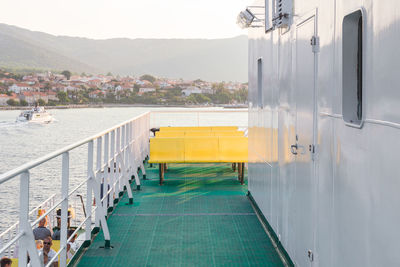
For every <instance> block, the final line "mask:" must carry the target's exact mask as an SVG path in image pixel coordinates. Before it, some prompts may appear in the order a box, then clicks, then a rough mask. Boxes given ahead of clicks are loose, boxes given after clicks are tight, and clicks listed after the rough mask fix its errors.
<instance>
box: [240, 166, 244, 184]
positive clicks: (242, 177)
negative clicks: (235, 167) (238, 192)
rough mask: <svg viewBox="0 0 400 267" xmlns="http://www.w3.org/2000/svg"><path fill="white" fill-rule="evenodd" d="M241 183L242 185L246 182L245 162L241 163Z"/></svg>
mask: <svg viewBox="0 0 400 267" xmlns="http://www.w3.org/2000/svg"><path fill="white" fill-rule="evenodd" d="M240 165H241V167H240V183H241V185H243V184H244V162H242V163H240Z"/></svg>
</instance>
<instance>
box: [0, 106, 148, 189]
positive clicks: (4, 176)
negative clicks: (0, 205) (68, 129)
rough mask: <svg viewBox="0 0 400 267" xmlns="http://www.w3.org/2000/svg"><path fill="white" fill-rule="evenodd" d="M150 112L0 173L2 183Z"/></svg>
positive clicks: (0, 182)
mask: <svg viewBox="0 0 400 267" xmlns="http://www.w3.org/2000/svg"><path fill="white" fill-rule="evenodd" d="M148 113H149V112H146V113H144V114H141V115H139V116H136V117H135V118H133V119H131V120H128V121H125V122H122V123H120V124H118V125H116V126H114V127H112V128H109V129H107V130H105V131H103V132H100V133H98V134H96V135H93V136H91V137H89V138H86V139H83V140H82V141H78V142H76V143H74V144H72V145H69V146H66V147H64V148H61V149H59V150H57V151H54V152H52V153H50V154H47V155H45V156H43V157H40V158H38V159H36V160H32V161H30V162H28V163H25V164H23V165H21V166H19V167H17V168H15V169H13V170H11V171H8V172H5V173H3V174H1V175H0V184H2V183H4V182H6V181H8V180H10V179H11V178H13V177H15V176H17V175H19V174H21V173H23V172H26V171H27V170H30V169H32V168H34V167H36V166H38V165H40V164H42V163H44V162H46V161H49V160H51V159H53V158H55V157H58V156H60V155H62V154H63V153H65V152H68V151H70V150H72V149H75V148H77V147H80V146H82V145H84V144H86V143H89V142H90V141H94V140H95V139H97V138H99V137H101V136H103V135H105V134H107V133H109V132H111V131H114V130H115V129H117V128H119V127H121V126H123V125H125V124H128V123H130V122H132V121H134V120H136V119H138V118H140V117H142V116H145V115H147V114H148Z"/></svg>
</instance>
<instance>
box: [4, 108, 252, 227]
mask: <svg viewBox="0 0 400 267" xmlns="http://www.w3.org/2000/svg"><path fill="white" fill-rule="evenodd" d="M173 110H174V111H178V112H171V113H167V114H164V115H163V116H164V118H162V116H160V119H161V120H165V118H166V117H165V116H167V117H168V119H169V120H170V121H172V122H174V120H175V123H174V124H175V125H179V124H180V122H182V120H186V121H185V122H186V123H187V122H188V121H187V120H188V119H187V118H186V119H183V118H182V117H181V115H180V114H179V111H201V110H206V111H216V110H221V109H220V108H208V109H176V108H174V109H173ZM147 111H164V112H165V111H171V108H146V107H125V108H82V109H53V110H49V112H50V113H51V114H52V116H53V117H54V121H53V122H52V123H49V124H40V123H31V122H16V118H17V116H18V115H19V113H20V111H15V110H7V111H0V174H1V173H5V172H6V171H9V170H11V169H13V168H16V167H18V166H20V165H22V164H24V163H27V162H29V161H31V160H34V159H37V158H38V157H41V156H45V155H46V154H48V153H50V152H53V151H56V150H57V149H61V148H63V147H65V146H67V145H70V144H73V143H75V142H78V141H80V140H83V139H85V138H88V137H90V136H92V135H94V134H96V133H99V132H101V131H104V130H106V129H108V128H110V127H112V126H115V125H117V124H119V123H121V122H124V121H126V120H129V119H132V118H134V117H136V116H138V115H140V114H143V113H145V112H147ZM243 111H244V112H240V113H224V115H222V117H221V116H218V118H216V117H215V113H208V114H207V113H205V114H202V118H201V120H202V122H203V125H207V122H209V121H213V120H216V119H218V120H220V121H221V123H222V122H223V121H224V120H226V121H232V119H234V121H235V122H237V124H236V125H240V126H244V125H247V113H246V110H243ZM224 116H225V117H224ZM193 120H195V121H193V123H192V124H193V125H196V124H198V123H200V124H201V122H199V118H196V117H194V119H193ZM153 123H154V122H153ZM156 123H157V122H156ZM86 166H87V145H84V146H82V147H80V148H78V149H75V150H73V152H71V153H70V187H69V188H70V190H71V189H72V188H74V186H76V185H78V184H79V183H80V182H81V181H83V180H84V179H85V177H86V169H87V167H86ZM30 174H31V179H30V196H29V197H30V209H33V208H34V207H36V206H37V205H39V204H40V203H42V202H43V201H44V200H45V199H47V198H48V197H49V196H50V195H52V194H54V193H55V194H58V195H59V194H60V192H61V157H58V158H56V159H53V160H51V161H49V162H47V163H45V164H43V165H40V166H39V167H36V168H34V169H33V170H32V171H31V172H30ZM85 190H86V189H85V188H84V187H83V188H81V190H80V191H78V192H77V194H79V193H81V194H84V193H85ZM71 202H75V203H72V204H75V206H79V198H77V196H76V194H74V196H72V198H71ZM76 202H78V205H76V204H77V203H76ZM18 210H19V177H16V178H14V179H12V180H10V181H8V182H6V183H3V184H1V185H0V214H1V216H0V233H1V232H3V231H4V230H5V229H7V228H8V227H9V226H10V225H12V224H13V223H14V222H16V221H18ZM76 212H77V214H78V215H79V214H81V213H82V212H83V210H81V209H79V210H77V211H76Z"/></svg>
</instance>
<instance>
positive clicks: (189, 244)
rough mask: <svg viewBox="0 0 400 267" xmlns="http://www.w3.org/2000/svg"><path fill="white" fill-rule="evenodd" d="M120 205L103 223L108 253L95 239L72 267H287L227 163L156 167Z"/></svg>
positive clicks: (243, 188)
mask: <svg viewBox="0 0 400 267" xmlns="http://www.w3.org/2000/svg"><path fill="white" fill-rule="evenodd" d="M149 166H150V165H147V166H146V169H147V170H146V173H147V179H146V180H144V181H143V184H142V187H141V190H140V191H134V204H133V205H129V203H128V198H127V195H126V194H124V196H123V197H122V198H121V200H120V202H119V203H118V205H117V206H116V208H115V210H114V212H113V213H112V215H111V216H110V217H109V219H108V220H107V223H108V226H109V229H110V234H111V236H112V241H111V247H112V248H111V249H105V248H104V238H103V237H102V234H101V233H100V234H98V235H97V237H96V238H95V239H94V241H93V243H92V244H91V245H90V247H89V248H88V249H87V250H86V251H85V252H84V253H83V255H82V256H81V257H80V258H79V260H78V261H77V265H76V266H82V267H83V266H285V265H286V264H287V262H285V261H284V259H282V258H281V257H282V255H279V254H278V252H277V248H276V247H275V246H274V244H273V243H272V242H271V239H270V238H269V236H268V235H267V233H266V231H265V229H264V228H263V225H262V223H261V222H260V220H259V218H258V216H257V214H256V211H255V209H254V208H253V206H252V203H251V202H250V200H249V198H248V196H247V185H243V186H242V185H240V183H239V182H238V179H237V174H236V173H235V172H234V171H233V170H232V166H231V165H230V164H171V165H169V166H168V170H167V171H166V173H165V182H164V184H163V185H162V186H160V185H159V182H158V175H159V174H158V165H153V167H152V168H150V167H149Z"/></svg>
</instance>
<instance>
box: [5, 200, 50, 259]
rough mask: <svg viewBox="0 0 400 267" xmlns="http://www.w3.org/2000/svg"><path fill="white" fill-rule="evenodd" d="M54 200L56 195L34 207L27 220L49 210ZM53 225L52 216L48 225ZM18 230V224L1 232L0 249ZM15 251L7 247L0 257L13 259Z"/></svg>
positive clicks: (13, 248)
mask: <svg viewBox="0 0 400 267" xmlns="http://www.w3.org/2000/svg"><path fill="white" fill-rule="evenodd" d="M55 199H56V194H53V195H51V196H50V197H49V198H48V199H46V200H45V201H43V202H42V203H41V204H40V205H38V206H37V207H35V208H34V209H33V210H31V211H30V212H29V218H34V217H35V216H36V215H37V212H38V211H39V209H44V210H47V209H48V208H50V207H51V206H52V205H54V203H55ZM53 223H54V216H50V222H49V224H50V225H53ZM18 229H19V222H16V223H14V224H13V225H11V226H10V227H9V228H7V230H5V231H3V232H2V233H1V234H0V247H2V246H3V244H5V243H7V242H9V241H10V240H11V239H12V237H13V236H14V235H16V234H17V233H18ZM16 253H17V251H16V250H15V247H9V248H8V249H7V250H6V251H4V252H3V255H0V256H8V257H10V258H11V257H14V256H15V255H16Z"/></svg>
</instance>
